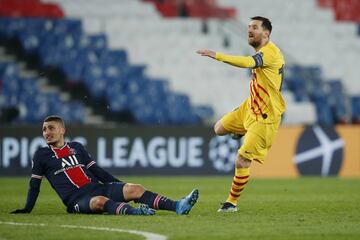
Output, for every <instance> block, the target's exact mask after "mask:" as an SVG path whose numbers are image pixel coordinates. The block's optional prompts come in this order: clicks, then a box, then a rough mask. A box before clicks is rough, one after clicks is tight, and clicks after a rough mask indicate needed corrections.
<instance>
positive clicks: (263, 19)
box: [251, 16, 272, 33]
mask: <svg viewBox="0 0 360 240" xmlns="http://www.w3.org/2000/svg"><path fill="white" fill-rule="evenodd" d="M251 20H259V21H261V22H262V24H261V26H262V27H263V28H264V29H266V30H269V32H270V33H271V30H272V25H271V22H270V20H269V19H268V18H266V17H260V16H255V17H252V18H251Z"/></svg>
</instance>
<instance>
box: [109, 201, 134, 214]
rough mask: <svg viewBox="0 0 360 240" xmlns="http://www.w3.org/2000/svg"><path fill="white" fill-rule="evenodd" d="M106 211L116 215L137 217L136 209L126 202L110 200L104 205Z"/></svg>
mask: <svg viewBox="0 0 360 240" xmlns="http://www.w3.org/2000/svg"><path fill="white" fill-rule="evenodd" d="M104 211H105V212H107V213H109V214H114V215H135V214H136V213H137V211H136V209H135V208H133V207H132V206H130V205H129V204H127V203H124V202H115V201H114V200H111V199H109V200H108V201H107V202H106V203H105V205H104Z"/></svg>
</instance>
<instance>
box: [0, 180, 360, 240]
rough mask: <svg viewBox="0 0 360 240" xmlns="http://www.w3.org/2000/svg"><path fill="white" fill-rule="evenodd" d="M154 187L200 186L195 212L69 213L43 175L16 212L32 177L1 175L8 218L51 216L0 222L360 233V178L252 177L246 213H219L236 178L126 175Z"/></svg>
mask: <svg viewBox="0 0 360 240" xmlns="http://www.w3.org/2000/svg"><path fill="white" fill-rule="evenodd" d="M122 179H123V180H125V181H127V182H136V183H141V184H143V185H144V186H146V187H147V188H149V189H151V190H152V191H155V192H159V193H162V194H164V195H166V196H168V197H170V198H173V199H178V198H180V197H182V196H183V195H185V194H187V193H188V192H190V191H191V190H192V189H193V188H194V187H197V188H199V190H200V198H199V201H198V203H197V205H196V206H195V207H194V209H193V210H192V211H191V212H190V214H189V215H188V216H177V215H175V214H174V213H172V212H166V211H158V212H157V214H156V215H155V216H150V217H142V216H110V215H71V214H67V213H66V211H65V207H64V206H63V205H62V203H61V201H60V199H59V198H58V197H57V195H56V193H55V192H54V191H53V190H52V189H51V188H50V186H49V184H48V183H47V181H46V180H44V181H43V183H42V187H41V192H40V196H39V199H38V201H37V204H36V206H35V208H34V210H33V212H32V213H31V214H25V215H23V214H22V215H13V214H9V212H10V211H11V210H14V209H16V208H22V207H23V206H24V203H25V199H26V192H27V184H28V179H27V178H0V196H1V201H0V222H21V223H45V224H47V226H46V227H34V226H14V225H6V224H0V240H5V239H27V240H31V239H143V237H141V236H139V235H134V234H130V233H116V232H101V231H95V230H74V229H64V228H60V227H59V225H61V224H67V225H77V226H80V225H81V226H96V227H109V228H121V229H133V230H140V231H147V232H153V233H158V234H162V235H165V236H167V237H168V239H170V240H172V239H173V240H175V239H184V240H185V239H186V240H188V239H204V240H205V239H217V240H218V239H262V240H264V239H276V240H280V239H299V240H300V239H336V240H338V239H360V179H338V178H300V179H252V180H251V181H250V182H249V184H248V185H247V187H246V189H245V191H244V193H243V195H242V196H241V200H240V205H239V212H237V213H227V214H219V213H217V212H216V210H217V209H218V207H219V203H220V202H221V201H224V199H225V198H226V196H227V193H228V190H229V185H230V181H231V177H141V178H140V177H126V178H122Z"/></svg>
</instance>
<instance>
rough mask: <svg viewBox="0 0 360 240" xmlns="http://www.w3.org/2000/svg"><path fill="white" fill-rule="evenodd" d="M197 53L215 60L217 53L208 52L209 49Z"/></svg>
mask: <svg viewBox="0 0 360 240" xmlns="http://www.w3.org/2000/svg"><path fill="white" fill-rule="evenodd" d="M196 53H198V54H200V55H201V56H206V57H211V58H214V59H215V56H216V52H214V51H211V50H208V49H200V50H197V51H196Z"/></svg>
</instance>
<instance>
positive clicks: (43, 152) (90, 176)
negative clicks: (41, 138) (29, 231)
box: [30, 142, 119, 205]
mask: <svg viewBox="0 0 360 240" xmlns="http://www.w3.org/2000/svg"><path fill="white" fill-rule="evenodd" d="M43 176H45V177H46V178H47V179H48V181H49V182H50V184H51V186H52V187H53V188H54V189H55V191H56V192H57V194H58V195H59V196H60V198H61V199H62V201H63V202H64V204H65V205H67V204H68V202H69V201H71V200H72V199H73V198H74V197H75V196H77V195H79V193H81V192H84V191H91V186H92V185H95V184H91V183H99V181H101V182H102V183H104V182H119V180H117V179H116V178H114V177H113V176H112V175H110V174H108V173H107V172H105V171H104V170H103V169H101V168H100V167H98V166H97V164H96V162H95V161H94V160H93V159H92V157H91V156H90V154H89V153H88V152H87V151H86V150H85V148H84V147H83V145H82V144H80V143H78V142H69V143H66V144H65V145H64V146H63V147H62V148H55V147H51V146H49V147H43V148H40V149H38V150H37V151H36V153H35V155H34V158H33V166H32V175H31V178H32V179H34V180H35V179H39V180H41V179H42V178H43ZM30 187H31V185H30ZM35 201H36V199H35ZM34 204H35V202H34ZM30 205H31V204H30Z"/></svg>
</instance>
